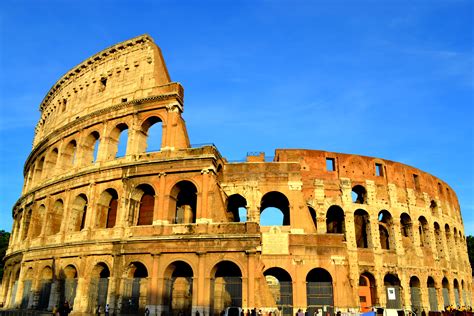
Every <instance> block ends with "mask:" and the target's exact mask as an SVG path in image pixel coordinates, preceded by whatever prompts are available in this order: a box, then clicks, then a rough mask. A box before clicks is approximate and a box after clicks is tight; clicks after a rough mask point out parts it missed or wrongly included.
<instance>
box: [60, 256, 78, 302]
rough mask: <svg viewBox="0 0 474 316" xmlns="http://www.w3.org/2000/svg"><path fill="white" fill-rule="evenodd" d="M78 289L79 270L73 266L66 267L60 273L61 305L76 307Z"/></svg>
mask: <svg viewBox="0 0 474 316" xmlns="http://www.w3.org/2000/svg"><path fill="white" fill-rule="evenodd" d="M76 288H77V270H76V268H75V267H74V266H73V265H68V266H66V267H65V268H64V269H63V270H61V271H60V273H59V303H60V304H63V303H64V302H68V303H69V305H74V299H75V298H76Z"/></svg>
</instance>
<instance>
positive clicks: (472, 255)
mask: <svg viewBox="0 0 474 316" xmlns="http://www.w3.org/2000/svg"><path fill="white" fill-rule="evenodd" d="M466 243H467V253H468V255H469V262H470V263H471V269H472V275H474V236H467V237H466Z"/></svg>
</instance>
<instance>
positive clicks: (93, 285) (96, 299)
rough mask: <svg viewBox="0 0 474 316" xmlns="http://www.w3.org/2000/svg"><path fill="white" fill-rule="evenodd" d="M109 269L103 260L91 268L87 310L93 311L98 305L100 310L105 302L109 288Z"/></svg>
mask: <svg viewBox="0 0 474 316" xmlns="http://www.w3.org/2000/svg"><path fill="white" fill-rule="evenodd" d="M109 277H110V270H109V268H108V267H107V265H106V264H105V263H103V262H100V263H98V264H96V266H95V267H94V269H92V275H91V281H90V284H89V312H93V311H95V310H96V309H97V307H98V306H99V305H100V306H101V307H102V310H103V309H104V306H105V304H107V292H108V289H109Z"/></svg>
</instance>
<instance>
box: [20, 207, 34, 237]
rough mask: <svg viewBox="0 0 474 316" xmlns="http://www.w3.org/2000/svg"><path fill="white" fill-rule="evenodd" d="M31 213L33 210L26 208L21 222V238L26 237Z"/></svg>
mask: <svg viewBox="0 0 474 316" xmlns="http://www.w3.org/2000/svg"><path fill="white" fill-rule="evenodd" d="M32 213H33V211H32V210H31V208H28V209H27V210H26V214H25V217H24V222H23V233H22V234H23V236H22V238H21V240H25V239H26V237H28V232H29V230H30V224H31V216H32Z"/></svg>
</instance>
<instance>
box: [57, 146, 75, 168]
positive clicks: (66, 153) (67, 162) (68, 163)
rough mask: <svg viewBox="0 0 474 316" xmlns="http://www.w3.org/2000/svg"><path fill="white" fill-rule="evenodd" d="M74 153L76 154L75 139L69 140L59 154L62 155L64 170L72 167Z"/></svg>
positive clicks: (73, 164)
mask: <svg viewBox="0 0 474 316" xmlns="http://www.w3.org/2000/svg"><path fill="white" fill-rule="evenodd" d="M76 155H77V143H76V141H75V140H71V141H70V142H69V143H68V144H67V145H66V147H64V150H63V152H62V154H61V156H62V159H61V160H62V161H63V166H64V169H65V171H68V169H70V168H72V167H74V166H75V164H76V158H77V157H76Z"/></svg>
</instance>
